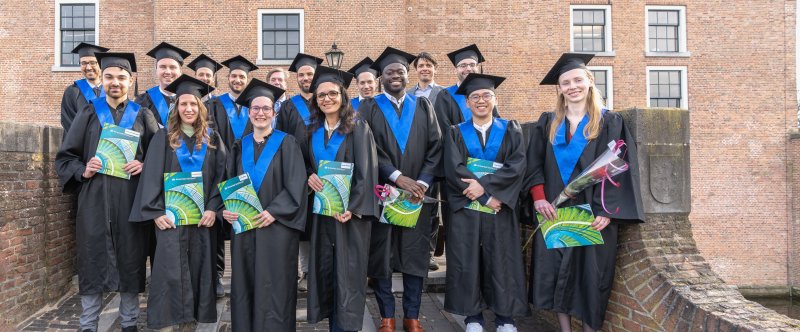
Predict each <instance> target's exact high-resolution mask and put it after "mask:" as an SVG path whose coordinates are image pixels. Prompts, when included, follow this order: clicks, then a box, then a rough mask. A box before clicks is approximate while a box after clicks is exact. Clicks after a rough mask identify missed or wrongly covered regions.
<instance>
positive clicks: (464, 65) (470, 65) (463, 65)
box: [456, 63, 478, 69]
mask: <svg viewBox="0 0 800 332" xmlns="http://www.w3.org/2000/svg"><path fill="white" fill-rule="evenodd" d="M456 67H458V69H467V68H469V69H475V68H478V64H477V63H461V64H459V65H458V66H456Z"/></svg>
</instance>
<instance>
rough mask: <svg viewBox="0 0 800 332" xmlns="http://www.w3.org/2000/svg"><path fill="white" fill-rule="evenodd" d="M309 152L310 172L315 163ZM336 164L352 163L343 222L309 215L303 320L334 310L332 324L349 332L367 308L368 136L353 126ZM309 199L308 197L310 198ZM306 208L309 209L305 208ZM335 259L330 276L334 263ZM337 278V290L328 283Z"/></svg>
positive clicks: (374, 204) (373, 205) (372, 170)
mask: <svg viewBox="0 0 800 332" xmlns="http://www.w3.org/2000/svg"><path fill="white" fill-rule="evenodd" d="M305 150H306V151H308V152H309V153H310V155H309V157H308V160H311V161H312V162H311V167H312V168H311V170H312V172H314V173H316V172H317V165H318V164H319V161H318V160H317V159H316V157H315V156H314V151H313V148H312V147H311V146H308V147H307V148H306V149H305ZM336 161H343V162H349V163H353V164H355V167H354V169H353V178H352V181H351V190H350V201H349V203H348V209H347V210H348V211H350V212H352V213H353V217H352V219H350V221H348V222H347V223H344V224H343V223H340V222H338V221H336V219H334V218H332V217H328V216H323V215H319V214H311V215H310V216H311V217H310V218H311V219H310V222H311V232H310V234H309V235H310V238H311V239H310V241H311V260H310V261H309V267H308V271H309V274H308V321H309V322H310V323H317V322H319V321H321V320H323V319H325V318H330V317H331V314H332V313H333V311H334V310H335V313H333V314H334V316H335V317H336V325H337V326H339V327H340V328H342V329H344V330H348V331H357V330H361V323H362V322H363V318H364V304H365V303H366V289H365V287H364V285H366V282H367V262H368V258H369V238H370V230H371V229H372V223H373V222H375V221H376V218H377V217H379V216H380V209H379V208H378V200H377V196H375V194H374V193H373V191H372V189H373V188H375V185H377V184H378V172H377V169H378V155H377V150H376V148H375V140H374V139H373V138H372V131H371V130H370V129H369V126H368V125H367V124H366V123H365V122H363V121H357V122H356V123H355V125H354V128H353V131H352V132H350V133H349V134H347V135H346V136H345V139H344V141H343V142H342V145H341V146H340V147H339V151H338V152H337V154H336ZM312 195H313V193H312ZM309 208H311V207H309ZM359 216H360V217H359ZM334 256H335V259H336V267H335V269H336V270H335V271H334V266H333V260H334ZM334 278H336V280H337V282H336V286H337V287H336V289H334V288H333V279H334Z"/></svg>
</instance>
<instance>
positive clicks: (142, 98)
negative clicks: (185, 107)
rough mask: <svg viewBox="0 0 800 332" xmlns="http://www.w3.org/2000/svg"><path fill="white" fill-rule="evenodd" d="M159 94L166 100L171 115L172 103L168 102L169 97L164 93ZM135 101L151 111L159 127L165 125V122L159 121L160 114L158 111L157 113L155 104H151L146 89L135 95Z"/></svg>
mask: <svg viewBox="0 0 800 332" xmlns="http://www.w3.org/2000/svg"><path fill="white" fill-rule="evenodd" d="M161 95H162V96H164V101H166V102H167V106H168V107H169V111H170V115H172V114H171V113H172V108H173V106H174V105H172V104H170V102H169V97H167V95H165V94H163V93H162V94H161ZM135 101H136V103H137V104H139V105H142V108H147V109H149V110H150V112H152V113H153V117H154V118H155V119H156V122H158V124H160V125H161V127H166V126H167V124H166V123H161V115H160V113H158V110H157V109H156V107H155V105H154V104H153V100H152V99H150V95H149V94H147V91H145V92H142V93H141V94H139V95H138V96H136V99H135ZM167 119H169V117H167Z"/></svg>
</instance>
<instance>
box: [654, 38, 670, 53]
mask: <svg viewBox="0 0 800 332" xmlns="http://www.w3.org/2000/svg"><path fill="white" fill-rule="evenodd" d="M656 50H658V51H659V52H664V51H667V40H666V39H659V40H658V41H657V42H656Z"/></svg>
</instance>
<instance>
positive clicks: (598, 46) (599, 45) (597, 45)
mask: <svg viewBox="0 0 800 332" xmlns="http://www.w3.org/2000/svg"><path fill="white" fill-rule="evenodd" d="M603 46H604V45H603V40H602V39H595V40H594V47H593V48H592V51H595V52H603V51H604V49H603Z"/></svg>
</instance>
